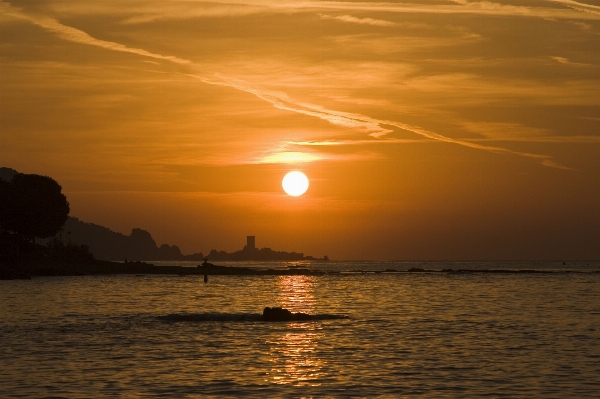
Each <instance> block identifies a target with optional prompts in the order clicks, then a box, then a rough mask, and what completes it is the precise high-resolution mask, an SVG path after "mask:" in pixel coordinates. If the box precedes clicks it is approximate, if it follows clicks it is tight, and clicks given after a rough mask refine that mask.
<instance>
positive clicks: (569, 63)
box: [550, 56, 591, 66]
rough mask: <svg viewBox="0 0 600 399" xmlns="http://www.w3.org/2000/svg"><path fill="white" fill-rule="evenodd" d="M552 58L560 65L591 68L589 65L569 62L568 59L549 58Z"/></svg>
mask: <svg viewBox="0 0 600 399" xmlns="http://www.w3.org/2000/svg"><path fill="white" fill-rule="evenodd" d="M550 58H552V59H553V60H554V61H556V62H558V63H560V64H565V65H574V66H591V64H584V63H581V62H571V61H569V59H568V58H565V57H558V56H554V57H550Z"/></svg>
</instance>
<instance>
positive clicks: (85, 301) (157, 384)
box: [0, 263, 600, 398]
mask: <svg viewBox="0 0 600 399" xmlns="http://www.w3.org/2000/svg"><path fill="white" fill-rule="evenodd" d="M354 266H355V267H356V268H355V269H353V270H363V269H365V268H364V264H355V265H354ZM383 266H385V267H384V268H386V267H387V266H388V265H387V264H379V265H377V267H383ZM447 266H448V265H447V264H440V263H436V264H428V265H427V266H426V267H424V268H426V269H436V270H441V269H443V268H446V267H447ZM488 266H490V267H489V268H496V267H498V265H497V264H496V265H493V264H492V265H488ZM526 266H528V267H521V266H518V269H519V268H523V269H530V268H532V267H537V268H540V265H539V264H533V265H532V264H528V265H526ZM543 266H544V265H542V267H543ZM547 266H548V267H554V266H556V267H557V269H555V270H559V269H560V268H561V266H562V264H557V265H555V264H551V265H547ZM567 266H568V265H567ZM582 266H583V267H582V268H581V269H578V270H579V271H583V272H582V273H563V272H557V273H549V274H478V273H474V274H464V275H463V274H460V275H456V274H446V273H402V274H400V273H398V274H395V273H394V274H385V273H382V274H373V273H366V274H363V273H359V274H342V275H325V276H210V279H209V282H208V284H204V283H203V282H202V277H201V276H183V277H180V276H127V275H118V276H91V277H44V278H34V279H33V280H31V281H1V282H0V340H1V342H2V346H1V347H0V366H1V367H0V397H6V398H11V397H15V398H16V397H30V398H40V397H63V398H80V397H114V396H121V397H134V398H135V397H184V398H185V397H190V398H192V397H205V396H250V397H277V396H285V397H311V396H312V397H327V396H362V397H373V396H382V397H386V396H387V397H400V396H402V395H404V396H407V397H431V398H443V397H448V398H456V397H472V398H480V397H485V396H490V397H511V398H514V397H522V398H526V397H527V398H531V397H543V398H549V397H556V398H564V397H579V398H583V397H597V395H598V394H597V393H598V392H600V377H599V375H600V273H594V272H589V271H590V270H594V269H593V268H594V267H597V266H598V264H594V265H591V266H589V265H588V267H586V265H585V264H584V265H582ZM411 267H412V266H411ZM454 268H456V267H454ZM599 269H600V268H599ZM373 270H377V269H373ZM265 306H283V307H286V308H288V309H290V310H292V311H295V312H299V311H300V312H305V313H311V314H316V315H329V316H348V318H347V319H340V318H336V317H322V318H319V319H318V320H313V321H309V322H282V323H266V322H261V321H260V320H259V315H260V313H261V312H262V309H263V308H264V307H265ZM179 316H186V317H183V318H182V317H179Z"/></svg>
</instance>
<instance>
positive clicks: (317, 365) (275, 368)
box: [267, 276, 326, 386]
mask: <svg viewBox="0 0 600 399" xmlns="http://www.w3.org/2000/svg"><path fill="white" fill-rule="evenodd" d="M314 283H315V280H314V277H310V276H281V277H280V278H279V280H278V288H279V306H281V307H283V308H286V309H289V310H291V311H292V312H304V313H314V304H315V298H314V295H313V291H314ZM280 327H281V328H279V329H277V330H276V331H275V332H274V334H273V339H270V340H268V341H267V344H268V345H269V346H270V347H271V350H270V355H271V362H272V363H273V364H272V367H271V371H270V372H269V375H268V381H270V382H272V383H275V384H293V385H304V386H318V385H320V382H319V381H320V380H322V379H323V378H324V376H325V373H324V371H323V368H324V366H325V364H326V363H325V362H324V361H323V360H322V359H321V358H320V357H319V356H318V351H317V346H318V341H319V339H320V338H321V337H323V333H322V332H321V329H322V328H321V325H320V323H318V322H303V323H294V322H291V323H286V324H282V325H281V326H280ZM282 333H283V334H282Z"/></svg>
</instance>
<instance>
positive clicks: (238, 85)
mask: <svg viewBox="0 0 600 399" xmlns="http://www.w3.org/2000/svg"><path fill="white" fill-rule="evenodd" d="M190 76H194V75H190ZM194 77H196V78H198V79H200V80H201V81H203V82H205V83H209V84H216V85H221V86H229V87H232V88H235V89H237V90H241V91H245V92H247V93H251V94H254V95H255V96H257V97H258V98H260V99H262V100H265V101H267V102H269V103H271V104H272V105H273V106H274V107H276V108H278V109H282V110H287V111H291V112H296V113H299V114H303V115H308V116H313V117H316V118H319V119H323V120H326V121H327V122H329V123H332V124H334V125H338V126H342V127H346V128H351V129H358V130H361V131H364V132H368V134H369V135H370V136H372V137H374V138H380V137H384V136H386V135H388V134H390V133H393V132H394V130H393V129H391V128H392V127H395V128H398V129H400V130H404V131H407V132H411V133H414V134H417V135H419V136H422V137H425V138H428V139H431V140H436V141H439V142H444V143H450V144H456V145H460V146H463V147H467V148H472V149H476V150H482V151H488V152H493V153H496V154H511V155H518V156H522V157H526V158H532V159H537V160H540V161H541V163H542V164H543V165H545V166H549V167H554V168H559V169H571V168H569V167H566V166H563V165H560V164H558V163H556V162H554V161H552V157H551V156H549V155H541V154H533V153H527V152H520V151H513V150H510V149H507V148H503V147H496V146H494V147H492V146H487V145H481V144H477V143H473V142H470V141H466V140H458V139H453V138H450V137H447V136H443V135H441V134H438V133H435V132H430V131H428V130H425V129H422V128H420V127H416V126H411V125H408V124H405V123H400V122H396V121H390V120H380V119H375V118H371V117H368V116H364V115H359V114H351V113H346V112H340V111H334V110H329V109H326V108H324V107H321V106H319V105H314V104H308V103H305V102H294V101H293V100H291V99H290V98H289V97H288V96H287V95H283V96H281V95H278V94H276V93H272V92H271V93H268V92H262V91H261V90H259V89H257V88H254V87H251V86H250V85H248V84H247V83H244V82H240V81H239V80H233V79H227V78H225V77H223V76H220V77H219V78H220V80H219V81H215V80H210V79H207V78H205V77H200V76H194Z"/></svg>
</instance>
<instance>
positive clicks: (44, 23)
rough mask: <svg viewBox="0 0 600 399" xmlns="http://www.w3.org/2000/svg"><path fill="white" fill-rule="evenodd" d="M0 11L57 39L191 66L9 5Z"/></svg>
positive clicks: (183, 61) (187, 62)
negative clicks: (47, 32)
mask: <svg viewBox="0 0 600 399" xmlns="http://www.w3.org/2000/svg"><path fill="white" fill-rule="evenodd" d="M0 11H2V13H3V14H4V15H8V16H11V17H14V18H18V19H22V20H26V21H29V22H31V23H32V24H34V25H37V26H39V27H41V28H43V29H46V30H47V31H49V32H52V33H55V34H57V35H58V36H59V37H61V38H63V39H65V40H68V41H70V42H74V43H81V44H88V45H90V46H96V47H101V48H104V49H107V50H113V51H120V52H123V53H132V54H137V55H141V56H144V57H150V58H156V59H160V60H166V61H170V62H174V63H176V64H191V61H188V60H184V59H182V58H179V57H173V56H170V55H161V54H156V53H151V52H150V51H146V50H143V49H138V48H132V47H127V46H125V45H123V44H120V43H115V42H109V41H107V40H100V39H96V38H95V37H92V36H90V35H88V34H87V33H85V32H84V31H82V30H79V29H76V28H73V27H71V26H67V25H64V24H61V23H60V22H58V21H57V20H56V19H54V18H50V17H46V16H43V15H33V14H25V13H23V12H22V11H20V10H19V9H17V8H15V7H12V6H11V5H9V4H7V3H4V2H0Z"/></svg>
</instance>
